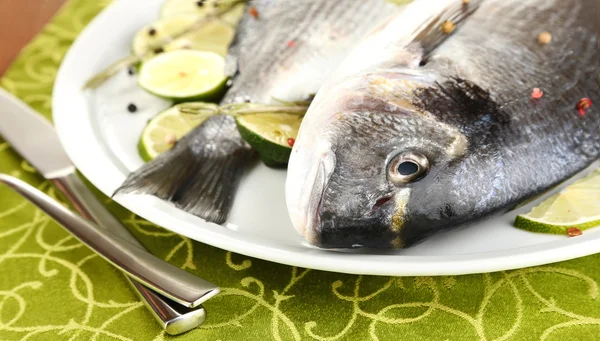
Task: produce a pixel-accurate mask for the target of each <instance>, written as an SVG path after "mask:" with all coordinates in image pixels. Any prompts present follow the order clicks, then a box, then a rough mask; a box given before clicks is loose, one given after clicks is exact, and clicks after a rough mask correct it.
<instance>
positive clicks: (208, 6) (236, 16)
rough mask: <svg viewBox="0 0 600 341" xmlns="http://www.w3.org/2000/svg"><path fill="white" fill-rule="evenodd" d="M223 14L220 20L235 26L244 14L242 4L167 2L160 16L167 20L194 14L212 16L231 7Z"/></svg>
mask: <svg viewBox="0 0 600 341" xmlns="http://www.w3.org/2000/svg"><path fill="white" fill-rule="evenodd" d="M232 6H233V8H231V10H229V11H227V12H226V13H225V14H223V17H222V19H223V20H224V21H226V22H227V23H229V24H231V25H237V23H238V22H239V20H240V18H241V17H242V15H243V14H244V4H243V3H240V2H239V1H237V2H235V1H223V0H204V1H200V0H167V1H166V2H165V4H164V5H163V7H162V9H161V11H160V16H161V17H162V18H168V17H172V16H175V15H180V14H196V15H199V16H207V15H214V14H216V13H218V12H219V11H223V10H225V9H227V8H230V7H232Z"/></svg>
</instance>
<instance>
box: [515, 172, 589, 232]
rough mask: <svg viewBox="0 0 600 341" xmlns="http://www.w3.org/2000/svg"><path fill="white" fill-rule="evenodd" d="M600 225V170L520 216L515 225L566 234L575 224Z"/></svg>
mask: <svg viewBox="0 0 600 341" xmlns="http://www.w3.org/2000/svg"><path fill="white" fill-rule="evenodd" d="M598 225H600V171H599V170H595V171H594V172H592V173H591V174H590V175H588V176H586V177H585V178H582V179H579V180H577V181H575V182H574V183H573V184H572V185H570V186H567V187H566V188H565V189H563V190H562V191H560V192H559V193H558V194H555V195H554V196H552V197H550V198H548V199H547V200H545V201H544V202H542V203H541V204H540V205H539V206H537V207H535V208H533V209H532V210H531V212H529V213H527V214H522V215H519V216H517V218H516V220H515V226H516V227H518V228H520V229H524V230H529V231H533V232H544V233H554V234H566V233H567V229H568V228H570V227H575V228H578V229H580V230H585V229H588V228H590V227H594V226H598Z"/></svg>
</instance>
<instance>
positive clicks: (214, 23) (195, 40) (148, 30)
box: [132, 14, 235, 59]
mask: <svg viewBox="0 0 600 341" xmlns="http://www.w3.org/2000/svg"><path fill="white" fill-rule="evenodd" d="M201 18H202V17H201V16H200V15H196V14H181V15H176V16H172V17H168V18H162V19H160V20H158V21H156V22H154V23H152V24H150V25H147V26H145V27H143V28H142V29H141V30H139V31H138V32H137V33H136V34H135V36H134V38H133V42H132V50H133V54H134V55H136V56H144V59H148V58H151V57H152V56H154V55H156V54H158V53H162V52H168V51H173V50H179V49H192V50H202V51H212V52H215V53H218V54H220V55H221V56H225V55H226V54H227V49H228V47H229V44H230V43H231V41H232V40H233V36H234V34H235V27H234V26H233V25H231V24H230V23H227V22H224V21H222V20H218V19H213V20H208V21H206V22H205V23H203V24H202V25H200V26H199V27H198V28H193V27H194V25H196V24H197V22H198V21H199V20H201ZM187 31H189V32H187ZM186 32H187V33H186ZM170 37H177V38H176V39H174V40H172V41H170V42H168V43H166V44H165V42H166V41H169V39H170Z"/></svg>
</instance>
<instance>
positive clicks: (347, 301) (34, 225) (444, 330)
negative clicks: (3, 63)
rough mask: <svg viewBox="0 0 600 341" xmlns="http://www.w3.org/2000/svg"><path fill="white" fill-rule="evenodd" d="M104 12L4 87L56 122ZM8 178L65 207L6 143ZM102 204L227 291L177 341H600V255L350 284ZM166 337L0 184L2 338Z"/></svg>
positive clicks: (74, 5)
mask: <svg viewBox="0 0 600 341" xmlns="http://www.w3.org/2000/svg"><path fill="white" fill-rule="evenodd" d="M107 3H108V2H107V1H89V0H87V1H85V0H72V1H71V2H69V3H68V4H67V5H66V6H65V7H64V8H63V9H62V10H61V11H60V13H59V14H58V15H57V16H56V17H55V18H54V19H53V20H52V22H51V23H50V24H49V25H48V26H47V27H46V28H45V30H44V31H43V33H41V34H40V35H39V36H38V37H37V38H36V39H34V40H33V41H32V42H31V44H30V45H29V46H28V47H27V48H26V49H25V50H23V52H22V53H21V55H20V56H19V57H18V59H17V60H16V62H15V63H14V64H13V65H12V67H11V68H10V69H9V71H8V72H7V73H6V75H5V76H4V78H3V79H2V80H1V81H0V82H1V83H0V84H1V86H2V87H4V88H6V89H8V90H9V91H10V92H12V93H14V94H16V95H17V96H18V97H20V98H21V99H23V100H24V101H25V102H27V103H28V104H29V105H31V106H32V107H34V108H35V109H37V110H39V112H40V113H42V114H43V115H45V116H46V117H48V118H50V107H51V106H50V98H51V97H50V94H51V90H52V83H53V81H54V77H55V74H56V71H57V68H58V66H59V64H60V61H61V59H62V57H63V55H64V54H65V52H66V50H67V49H68V48H69V45H70V44H71V43H72V41H73V39H74V38H75V37H76V35H77V33H78V32H79V31H81V30H82V29H83V28H84V26H85V24H86V23H88V22H89V21H90V20H91V19H92V18H93V17H94V15H96V14H97V13H98V12H99V11H100V10H101V9H102V7H103V6H106V5H107ZM0 124H2V122H0ZM0 172H5V173H9V174H12V175H15V176H18V177H19V178H21V179H24V180H26V181H28V182H30V183H32V184H34V185H35V186H37V187H38V188H40V189H41V190H43V191H44V192H46V193H48V194H50V195H51V196H53V197H58V199H61V198H60V197H59V196H57V193H56V191H55V190H54V189H53V188H51V187H50V186H49V184H48V182H47V181H44V180H43V179H42V178H41V177H40V176H39V175H37V174H36V172H35V171H34V170H33V169H32V168H31V167H30V166H29V165H28V164H27V163H25V162H23V161H22V159H21V158H20V157H19V156H18V155H17V154H15V152H14V151H13V150H11V149H10V146H9V145H8V144H7V143H5V142H4V141H2V140H0ZM104 200H106V203H107V204H108V205H109V207H110V208H111V209H112V210H113V212H115V213H116V214H117V215H118V216H119V217H120V218H121V219H122V220H123V222H124V223H125V224H126V225H127V226H128V227H130V228H131V230H132V231H133V233H134V234H135V235H136V236H137V237H139V239H140V240H141V241H142V242H143V243H144V245H146V246H147V247H148V248H149V249H150V250H151V251H152V252H153V253H155V254H156V255H159V256H160V257H163V258H164V259H166V260H168V261H170V262H171V263H173V264H175V265H177V266H180V267H181V268H183V269H186V270H188V271H190V272H192V273H197V274H199V275H201V276H202V277H204V278H206V279H208V280H210V281H212V282H214V283H218V284H219V285H220V286H221V287H222V288H223V290H222V293H221V294H220V295H218V296H217V297H215V298H214V299H211V300H209V301H208V303H206V305H205V306H206V308H207V310H208V314H209V315H208V320H207V321H206V324H205V325H204V326H203V327H202V328H200V329H197V330H194V331H192V332H190V333H187V334H185V335H183V336H179V337H178V339H180V340H212V341H216V340H223V341H228V340H313V339H314V340H440V341H444V340H459V341H463V340H600V301H599V300H598V293H599V290H598V282H599V281H600V265H598V261H599V260H600V256H598V255H596V256H590V257H587V258H582V259H578V260H573V261H569V262H564V263H559V264H553V265H549V266H542V267H537V268H529V269H522V270H517V271H507V272H500V273H493V274H481V275H471V276H456V277H406V278H391V277H373V276H352V275H343V274H336V273H327V272H321V271H314V270H306V269H298V268H292V267H288V266H284V265H279V264H274V263H269V262H265V261H261V260H257V259H251V258H249V257H245V256H242V255H236V254H232V253H231V252H227V251H223V250H220V249H216V248H213V247H210V246H207V245H203V244H200V243H196V242H193V241H190V240H189V239H187V238H184V237H182V236H178V235H176V234H173V233H171V232H168V231H166V230H163V229H160V228H158V227H156V226H154V225H152V224H150V223H148V222H146V221H144V220H142V219H140V218H138V217H137V216H135V215H134V214H131V213H130V212H127V211H125V210H123V209H122V208H120V207H117V205H115V204H114V203H112V202H110V201H109V200H108V199H106V198H104ZM170 338H171V337H169V336H167V335H164V333H163V332H162V331H161V330H160V329H159V328H158V326H157V325H156V324H155V322H154V320H153V319H152V317H151V316H150V314H149V313H148V312H147V311H146V310H145V308H144V307H143V305H142V303H140V302H139V301H138V300H137V299H136V297H135V296H134V293H133V292H132V291H131V290H130V289H129V287H128V285H127V284H126V282H125V280H124V278H123V276H121V274H120V273H119V272H117V271H116V270H114V269H112V268H111V267H110V266H109V265H107V263H105V262H104V261H103V260H102V259H100V258H99V257H97V256H95V255H93V254H92V253H91V252H90V251H88V250H87V249H86V248H85V247H84V246H82V245H81V244H79V243H78V242H77V241H76V240H74V239H73V238H72V237H70V236H69V235H68V234H67V233H65V232H64V231H63V230H62V229H61V228H60V227H59V226H57V225H56V224H55V223H53V222H52V221H51V220H50V219H49V218H48V217H47V216H46V215H44V214H42V213H41V212H40V211H38V210H37V209H35V208H34V207H32V206H31V205H29V204H28V203H27V202H25V200H23V199H21V198H20V197H18V196H17V195H16V194H13V193H12V192H11V191H9V190H8V189H7V188H5V187H0V340H166V339H170Z"/></svg>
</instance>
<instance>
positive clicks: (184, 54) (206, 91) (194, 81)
mask: <svg viewBox="0 0 600 341" xmlns="http://www.w3.org/2000/svg"><path fill="white" fill-rule="evenodd" d="M226 83H227V77H226V76H225V60H224V58H223V57H221V56H220V55H218V54H216V53H214V52H206V51H193V50H177V51H171V52H165V53H161V54H160V55H158V56H156V57H154V58H152V59H150V60H148V61H146V62H145V63H143V64H142V67H141V69H140V74H139V78H138V84H139V85H140V87H142V88H143V89H144V90H146V91H148V92H150V93H152V94H154V95H156V96H159V97H162V98H165V99H169V100H172V101H175V102H183V101H188V102H189V101H194V100H198V101H207V102H210V101H217V100H219V99H220V97H221V96H222V95H223V94H224V90H225V88H226Z"/></svg>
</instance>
